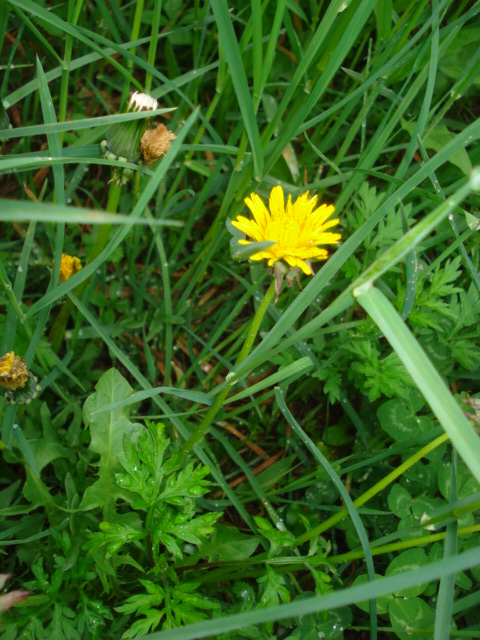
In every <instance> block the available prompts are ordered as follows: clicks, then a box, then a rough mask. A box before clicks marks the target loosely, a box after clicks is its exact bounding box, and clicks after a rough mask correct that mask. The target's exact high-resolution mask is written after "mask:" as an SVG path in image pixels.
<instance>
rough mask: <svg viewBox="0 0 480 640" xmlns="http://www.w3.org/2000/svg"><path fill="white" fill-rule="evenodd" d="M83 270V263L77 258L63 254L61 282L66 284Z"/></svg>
mask: <svg viewBox="0 0 480 640" xmlns="http://www.w3.org/2000/svg"><path fill="white" fill-rule="evenodd" d="M81 268H82V263H81V262H80V260H79V258H77V257H76V256H69V255H68V254H66V253H62V260H61V262H60V276H59V277H60V281H61V282H66V281H67V280H68V279H69V278H71V277H72V276H73V275H74V274H75V273H77V271H80V269H81Z"/></svg>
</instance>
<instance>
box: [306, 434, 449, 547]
mask: <svg viewBox="0 0 480 640" xmlns="http://www.w3.org/2000/svg"><path fill="white" fill-rule="evenodd" d="M447 440H448V435H447V434H446V433H444V434H443V435H441V436H439V437H438V438H435V440H432V442H430V443H429V444H427V445H425V446H424V447H422V448H421V449H420V450H419V451H417V453H415V454H414V455H413V456H410V458H408V459H407V460H405V462H403V463H402V464H401V465H400V466H399V467H397V468H396V469H395V470H394V471H392V472H391V473H389V474H388V475H387V476H385V478H382V480H380V481H379V482H377V483H376V484H374V485H373V487H370V489H368V491H365V493H363V494H362V495H361V496H359V497H358V498H357V499H356V500H354V501H353V504H354V505H355V506H356V507H360V506H361V505H363V504H365V503H366V502H368V501H369V500H371V499H372V498H373V497H374V496H376V495H377V494H378V493H380V491H383V490H384V489H385V488H386V487H388V485H389V484H391V483H392V482H393V481H394V480H396V479H397V478H399V477H400V476H401V475H402V474H404V473H405V471H408V469H410V467H413V465H414V464H416V463H417V462H418V461H419V460H421V459H422V458H424V457H425V456H426V455H428V454H429V453H430V452H431V451H433V450H434V449H436V448H437V447H439V446H440V445H441V444H443V443H444V442H447ZM347 515H348V510H347V508H346V507H344V508H343V509H340V511H337V513H336V514H335V515H333V516H332V517H331V518H328V519H327V520H325V522H322V523H321V524H319V525H318V526H317V527H314V528H313V529H310V530H309V531H306V532H305V533H304V534H303V535H301V536H299V537H298V538H297V543H298V544H303V543H304V542H307V541H308V540H311V539H312V538H314V537H315V536H319V535H320V534H322V533H323V532H324V531H327V529H330V527H333V526H334V525H335V524H337V522H340V520H343V518H345V516H347Z"/></svg>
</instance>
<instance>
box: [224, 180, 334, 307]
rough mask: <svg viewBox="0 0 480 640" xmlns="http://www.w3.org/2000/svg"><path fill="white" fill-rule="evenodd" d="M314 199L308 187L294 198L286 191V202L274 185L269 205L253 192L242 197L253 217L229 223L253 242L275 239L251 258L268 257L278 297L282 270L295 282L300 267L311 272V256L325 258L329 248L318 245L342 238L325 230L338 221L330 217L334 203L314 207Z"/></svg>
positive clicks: (243, 242) (290, 281) (319, 258)
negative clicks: (247, 196) (248, 195)
mask: <svg viewBox="0 0 480 640" xmlns="http://www.w3.org/2000/svg"><path fill="white" fill-rule="evenodd" d="M317 200H318V197H317V196H313V197H311V198H310V197H309V192H308V191H307V192H306V193H304V194H303V195H301V196H299V197H298V198H297V199H296V200H295V202H292V197H291V196H290V195H289V196H288V200H287V204H286V205H285V197H284V194H283V189H282V187H281V186H276V187H273V189H272V191H271V193H270V199H269V209H267V207H266V206H265V204H264V203H263V201H262V199H261V198H260V197H259V196H258V195H257V194H256V193H252V194H251V195H250V197H249V198H245V204H246V205H247V207H248V208H249V209H250V211H251V212H252V215H253V220H251V219H249V218H246V217H245V216H237V218H236V219H235V220H232V225H233V226H234V227H236V228H237V229H239V230H240V231H242V232H243V233H245V234H246V235H247V236H248V237H250V238H252V240H253V241H254V242H262V241H265V240H271V241H274V242H275V244H273V245H272V246H271V247H269V248H268V249H264V250H262V251H259V252H258V253H254V254H253V255H252V256H250V260H268V266H270V267H271V266H273V269H274V273H275V278H276V293H277V300H278V296H279V295H280V287H281V283H282V280H283V276H284V275H285V274H287V282H288V284H289V285H291V283H292V281H293V280H294V279H295V280H297V282H298V276H299V272H300V270H301V271H303V273H305V274H306V275H314V271H313V268H312V264H311V260H326V259H327V258H328V251H327V250H326V249H324V248H321V247H320V246H319V245H329V244H338V243H339V242H340V240H341V237H342V236H341V234H340V233H332V232H330V231H328V229H331V228H332V227H335V226H336V225H337V224H338V223H339V220H338V218H334V219H333V220H329V218H330V217H331V215H332V214H333V212H334V211H335V208H334V206H333V205H326V204H322V205H320V206H319V207H317ZM252 240H239V243H240V244H250V243H251V242H252ZM285 263H286V265H285ZM287 265H288V266H287Z"/></svg>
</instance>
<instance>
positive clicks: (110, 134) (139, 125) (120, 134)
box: [100, 91, 158, 184]
mask: <svg viewBox="0 0 480 640" xmlns="http://www.w3.org/2000/svg"><path fill="white" fill-rule="evenodd" d="M157 107H158V102H157V100H156V99H155V98H152V96H149V95H148V94H146V93H140V92H139V91H134V92H133V93H132V94H131V96H130V100H129V101H128V108H127V111H154V110H155V109H157ZM147 127H148V118H144V119H141V120H130V121H129V122H121V123H119V124H114V125H113V126H112V127H110V129H109V130H108V131H107V133H106V135H105V140H103V142H102V143H101V145H100V146H101V148H102V151H103V153H104V156H105V158H107V160H120V161H123V162H131V163H133V164H140V162H141V159H142V156H141V153H140V140H141V139H142V136H143V134H144V133H145V130H146V129H147ZM131 175H132V170H131V169H122V168H120V167H115V169H114V171H113V180H115V181H116V182H117V184H126V183H127V182H128V180H129V179H130V178H131Z"/></svg>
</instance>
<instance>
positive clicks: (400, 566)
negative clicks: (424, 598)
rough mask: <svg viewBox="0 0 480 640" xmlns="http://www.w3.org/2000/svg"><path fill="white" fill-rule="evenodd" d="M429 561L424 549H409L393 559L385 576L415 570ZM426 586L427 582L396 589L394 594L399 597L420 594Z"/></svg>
mask: <svg viewBox="0 0 480 640" xmlns="http://www.w3.org/2000/svg"><path fill="white" fill-rule="evenodd" d="M428 562H429V561H428V558H427V555H426V553H425V551H424V550H423V549H409V550H408V551H404V552H403V553H401V554H400V555H398V556H396V558H394V559H393V560H392V562H391V563H390V564H389V565H388V567H387V570H386V571H385V576H395V575H397V574H398V573H403V572H404V571H413V570H414V569H418V568H419V567H423V566H425V565H426V564H428ZM426 586H427V585H426V584H418V585H415V586H414V587H410V588H409V589H403V590H400V591H395V592H394V594H395V595H396V596H399V597H405V596H418V595H420V594H421V593H423V591H424V590H425V587H426Z"/></svg>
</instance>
